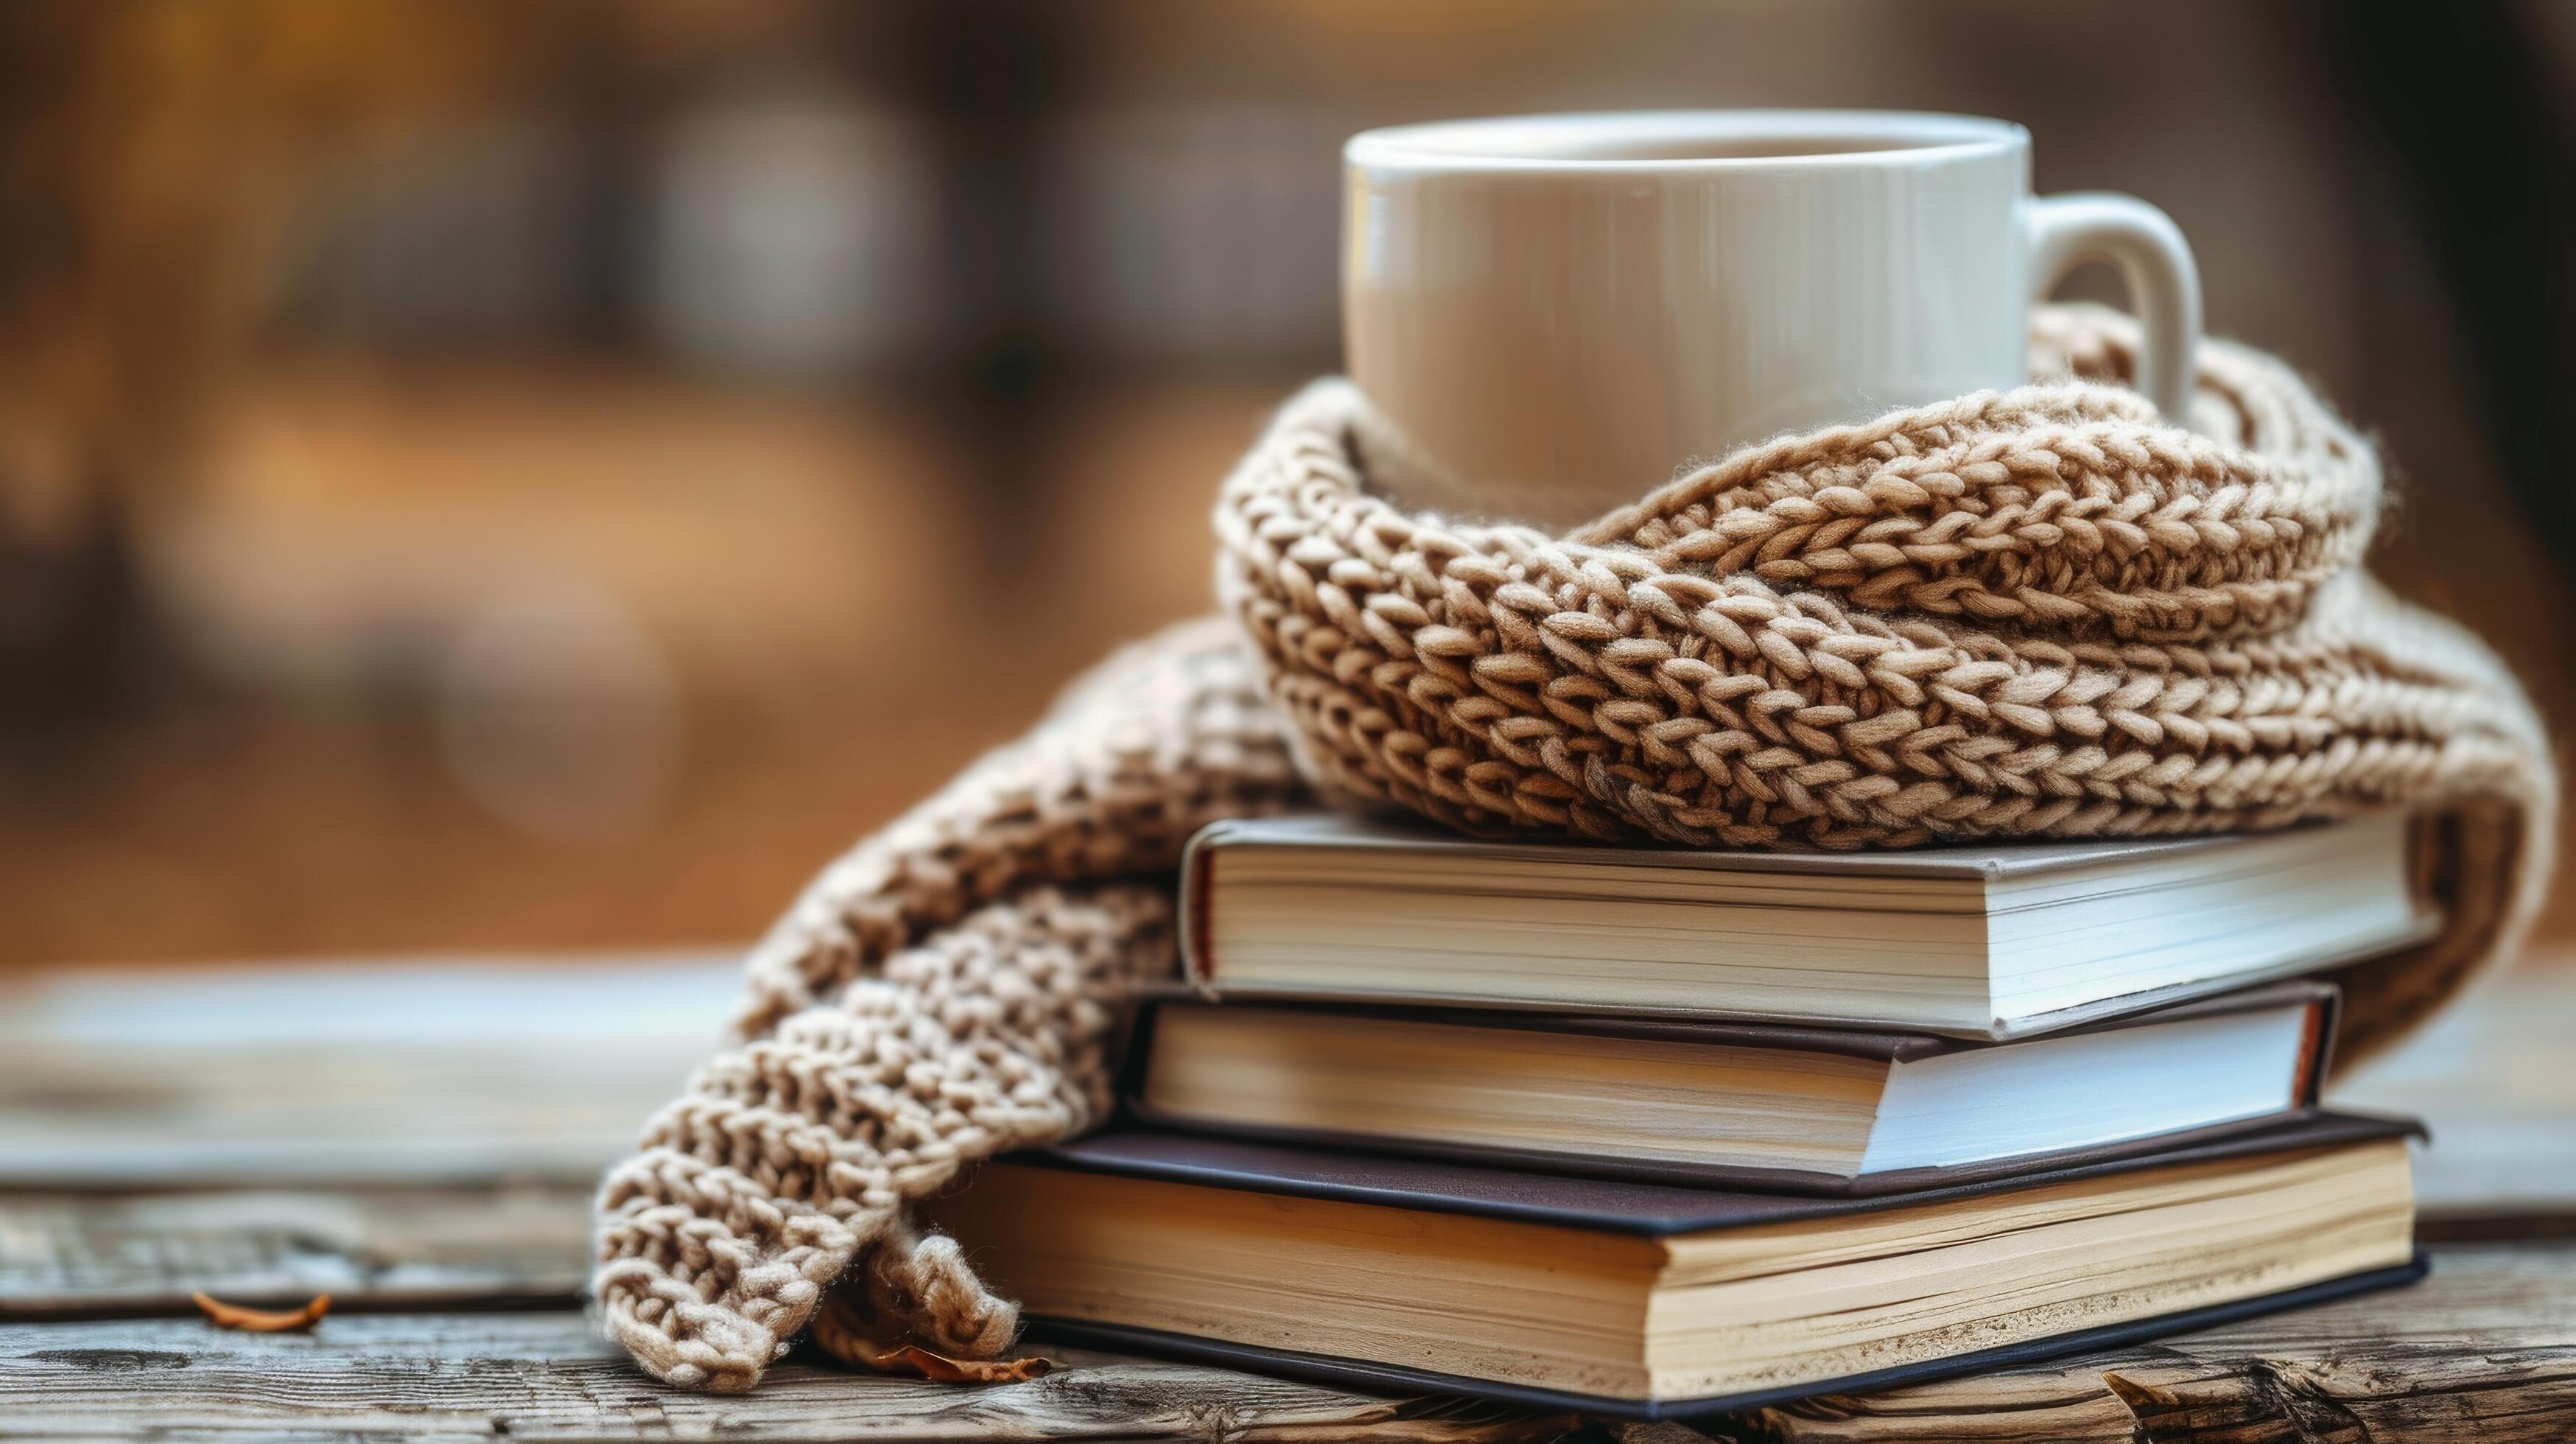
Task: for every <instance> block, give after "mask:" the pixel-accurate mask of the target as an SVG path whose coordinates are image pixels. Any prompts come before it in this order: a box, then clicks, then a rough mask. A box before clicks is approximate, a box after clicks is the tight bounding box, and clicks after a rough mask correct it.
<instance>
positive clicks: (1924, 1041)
mask: <svg viewBox="0 0 2576 1444" xmlns="http://www.w3.org/2000/svg"><path fill="white" fill-rule="evenodd" d="M1175 996H1178V997H1189V996H1194V995H1192V994H1189V993H1187V992H1186V991H1178V992H1176V993H1175V992H1166V993H1164V994H1162V995H1159V996H1157V997H1155V998H1154V999H1153V1001H1152V1002H1151V1003H1150V1004H1149V1006H1147V1007H1146V1008H1145V1009H1144V1010H1143V1011H1142V1012H1141V1013H1140V1014H1139V1016H1138V1019H1137V1022H1136V1025H1135V1035H1134V1038H1133V1041H1132V1043H1131V1045H1130V1048H1129V1051H1128V1062H1127V1068H1126V1071H1125V1075H1124V1077H1123V1080H1122V1084H1121V1090H1120V1091H1121V1106H1122V1111H1123V1112H1124V1114H1125V1116H1126V1117H1127V1118H1129V1119H1131V1120H1133V1121H1135V1122H1138V1123H1142V1124H1146V1125H1149V1126H1151V1127H1153V1128H1155V1129H1158V1130H1163V1131H1168V1132H1180V1133H1194V1134H1200V1135H1205V1136H1210V1137H1220V1138H1224V1137H1236V1138H1252V1139H1258V1140H1264V1141H1271V1142H1280V1143H1288V1144H1303V1145H1308V1146H1316V1147H1325V1148H1332V1149H1337V1150H1343V1151H1353V1150H1356V1151H1359V1152H1365V1153H1382V1154H1389V1155H1393V1156H1397V1157H1411V1158H1428V1159H1441V1160H1447V1161H1452V1162H1460V1163H1468V1164H1484V1165H1489V1166H1492V1167H1499V1168H1510V1169H1516V1170H1528V1171H1538V1172H1546V1173H1563V1174H1571V1175H1576V1176H1582V1177H1595V1178H1618V1179H1632V1180H1637V1181H1642V1182H1650V1183H1670V1184H1678V1185H1682V1186H1686V1187H1720V1188H1741V1189H1747V1190H1753V1191H1758V1192H1772V1193H1796V1194H1809V1195H1815V1196H1839V1197H1870V1196H1875V1195H1880V1194H1894V1193H1907V1192H1915V1191H1920V1190H1923V1189H1929V1188H1938V1187H1941V1186H1943V1185H1947V1184H1958V1183H1970V1182H1977V1181H1982V1180H2009V1179H2014V1178H2020V1177H2026V1176H2030V1175H2033V1174H2036V1173H2041V1172H2046V1171H2050V1170H2054V1169H2060V1168H2066V1167H2072V1166H2079V1165H2084V1164H2089V1163H2096V1162H2109V1161H2114V1160H2119V1159H2127V1158H2137V1157H2144V1156H2148V1155H2163V1154H2167V1153H2169V1152H2170V1151H2171V1150H2172V1149H2174V1148H2177V1147H2181V1146H2184V1145H2188V1144H2192V1143H2197V1142H2202V1141H2206V1140H2214V1139H2221V1138H2227V1137H2232V1136H2235V1135H2238V1134H2247V1133H2259V1132H2263V1131H2265V1130H2268V1129H2274V1128H2278V1127H2280V1126H2282V1125H2283V1124H2285V1123H2294V1122H2297V1121H2299V1120H2302V1119H2305V1118H2309V1117H2313V1116H2315V1114H2316V1112H2317V1100H2318V1090H2319V1089H2320V1087H2321V1086H2322V1084H2323V1082H2324V1079H2325V1076H2326V1073H2327V1071H2328V1068H2329V1065H2330V1064H2331V1062H2332V1054H2333V1050H2334V1033H2335V1020H2336V1016H2337V1014H2338V1012H2339V1010H2340V1008H2341V1006H2342V993H2341V992H2340V990H2338V989H2336V988H2335V987H2334V986H2333V985H2332V984H2328V983H2321V982H2312V981H2296V982H2286V983H2272V984H2266V985H2264V986H2261V987H2255V988H2245V989H2240V990H2239V991H2237V992H2233V993H2221V994H2218V995H2215V996H2212V997H2204V998H2195V999H2192V1000H2189V1001H2187V1002H2182V1003H2177V1004H2172V1005H2169V1006H2167V1007H2163V1008H2159V1009H2156V1010H2153V1011H2151V1012H2147V1013H2142V1014H2135V1015H2130V1016H2125V1017H2120V1018H2114V1019H2108V1020H2104V1021H2100V1022H2095V1023H2089V1024H2084V1025H2081V1026H2079V1027H2076V1028H2071V1029H2068V1030H2066V1032H2065V1033H2063V1034H2057V1035H2052V1036H2069V1035H2075V1034H2084V1033H2102V1032H2112V1031H2117V1030H2121V1029H2127V1028H2137V1027H2144V1026H2148V1025H2151V1024H2156V1023H2171V1022H2182V1021H2185V1020H2188V1019H2192V1018H2210V1017H2223V1016H2227V1015H2231V1014H2238V1013H2249V1012H2255V1011H2259V1010H2263V1009H2267V1008H2274V1007H2282V1006H2286V1005H2288V1004H2292V1003H2304V1004H2307V1005H2308V1006H2309V1008H2310V1009H2311V1012H2310V1014H2309V1021H2308V1026H2307V1029H2306V1035H2305V1040H2304V1043H2303V1045H2302V1048H2301V1051H2300V1058H2299V1061H2298V1064H2297V1076H2296V1080H2295V1083H2294V1085H2293V1088H2292V1093H2293V1096H2294V1098H2295V1099H2296V1102H2295V1103H2294V1105H2293V1106H2292V1107H2291V1108H2290V1109H2288V1110H2286V1111H2284V1112H2280V1113H2272V1114H2265V1115H2261V1116H2258V1117H2252V1118H2243V1119H2233V1120H2229V1121H2227V1122H2223V1123H2215V1124H2210V1125H2208V1126H2206V1127H2202V1128H2195V1129H2189V1130H2185V1131H2181V1132H2173V1133H2162V1134H2154V1135H2149V1136H2145V1137H2141V1138H2134V1139H2122V1140H2120V1141H2117V1142H2113V1143H2105V1144H2097V1145H2094V1146H2092V1147H2088V1148H2080V1149H2060V1150H2056V1151H2053V1152H2048V1153H2033V1154H2025V1155H2021V1156H2019V1157H2014V1158H2002V1159H1994V1160H1987V1161H1979V1162H1974V1163H1966V1164H1956V1165H1951V1166H1947V1167H1940V1168H1907V1169H1896V1170H1889V1171H1884V1172H1879V1173H1871V1174H1861V1175H1857V1176H1846V1175H1843V1174H1836V1173H1822V1172H1815V1171H1810V1170H1805V1169H1794V1168H1742V1167H1728V1166H1724V1165H1716V1164H1692V1163H1683V1162H1675V1161H1671V1160H1661V1159H1656V1160H1648V1159H1628V1158H1618V1157H1610V1156H1604V1155H1579V1154H1570V1153H1562V1152H1555V1151H1545V1150H1537V1149H1529V1150H1520V1149H1508V1148H1489V1147H1480V1146H1476V1145H1469V1144H1453V1143H1443V1142H1440V1141H1437V1140H1420V1139H1410V1138H1392V1137H1387V1136H1384V1135H1376V1134H1357V1133H1344V1132H1339V1131H1333V1130H1324V1129H1290V1128H1266V1127H1261V1126H1257V1125H1243V1124H1219V1123H1213V1122H1204V1121H1200V1120H1196V1119H1187V1118H1179V1117H1173V1116H1170V1115H1167V1114H1164V1113H1163V1112H1161V1111H1160V1110H1158V1109H1156V1108H1154V1107H1153V1106H1152V1104H1150V1103H1149V1102H1148V1101H1147V1100H1146V1093H1145V1084H1146V1077H1145V1070H1146V1068H1147V1067H1148V1066H1149V1062H1150V1059H1151V1056H1152V1051H1153V1028H1154V1021H1155V1018H1156V1017H1157V1016H1158V1014H1159V1011H1160V1008H1161V1006H1162V1004H1163V1003H1164V1002H1166V1001H1171V1000H1173V998H1174V997H1175ZM1227 1006H1229V1007H1234V1008H1259V1009H1262V1010H1265V1011H1268V1010H1289V1011H1296V1012H1306V1013H1324V1014H1339V1015H1348V1016H1353V1017H1406V1018H1414V1019H1431V1020H1437V1021H1439V1022H1443V1023H1455V1024H1459V1025H1462V1026H1468V1027H1487V1028H1518V1029H1528V1030H1532V1031H1543V1032H1552V1033H1570V1034H1577V1035H1585V1036H1592V1037H1602V1038H1623V1039H1643V1040H1648V1041H1655V1042H1677V1043H1698V1044H1705V1045H1708V1046H1710V1047H1729V1048H1764V1049H1779V1050H1782V1051H1785V1052H1802V1053H1831V1054H1839V1055H1843V1056H1847V1057H1855V1058H1867V1059H1873V1060H1880V1061H1886V1062H1891V1063H1892V1062H1899V1061H1904V1060H1909V1059H1918V1058H1929V1057H1935V1056H1938V1055H1941V1054H1945V1053H1956V1052H1965V1051H1972V1050H1977V1049H1984V1048H2005V1047H2012V1046H2014V1045H2015V1044H2014V1042H2013V1041H1994V1040H1983V1039H1965V1038H1952V1037H1945V1036H1942V1035H1938V1034H1932V1033H1892V1032H1864V1031H1855V1030H1849V1029H1835V1028H1814V1027H1801V1026H1795V1025H1788V1024H1769V1023H1730V1022H1719V1021H1710V1020H1700V1019H1682V1018H1671V1017H1650V1016H1618V1015H1603V1014H1556V1013H1539V1012H1522V1011H1517V1010H1499V1009H1476V1008H1451V1007H1437V1006H1424V1007H1407V1006H1400V1005H1384V1004H1311V1003H1303V1002H1300V1003H1234V1004H1228V1005H1227Z"/></svg>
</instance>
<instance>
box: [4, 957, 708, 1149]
mask: <svg viewBox="0 0 2576 1444" xmlns="http://www.w3.org/2000/svg"><path fill="white" fill-rule="evenodd" d="M737 972H738V968H737V964H736V961H735V960H734V959H732V958H729V957H728V958H716V957H710V956H708V955H704V954H697V955H688V956H681V957H669V958H658V959H657V958H651V957H645V958H634V957H628V958H625V959H623V960H619V961H608V960H598V961H589V962H580V961H575V962H565V961H560V960H557V961H544V962H533V963H532V962H508V961H502V960H482V961H462V962H391V961H383V960H377V961H369V962H364V963H355V964H338V965H333V964H325V963H305V964H293V965H278V966H268V967H260V968H244V969H233V968H226V969H208V970H190V969H174V968H116V969H78V970H64V971H61V972H54V973H43V974H36V975H32V976H28V977H22V978H18V979H12V980H0V1186H8V1187H21V1188H40V1187H55V1188H118V1187H147V1188H173V1187H180V1186H184V1185H190V1184H218V1185H262V1184H281V1183H283V1184H314V1183H333V1182H356V1183H364V1184H371V1185H372V1184H382V1183H388V1182H407V1183H480V1182H490V1181H494V1180H500V1179H512V1178H543V1179H554V1180H561V1181H565V1182H573V1183H588V1182H590V1181H591V1180H593V1179H595V1178H596V1177H597V1176H598V1174H599V1171H600V1169H602V1168H603V1167H605V1166H606V1165H607V1164H608V1163H609V1162H610V1161H611V1160H613V1159H615V1158H616V1157H617V1156H618V1155H619V1154H621V1153H623V1152H624V1151H625V1150H626V1149H627V1148H628V1147H629V1146H630V1145H632V1143H633V1142H634V1139H635V1135H636V1132H637V1129H638V1128H639V1127H640V1125H641V1124H642V1123H643V1121H644V1119H645V1118H646V1117H648V1116H649V1115H650V1114H651V1113H652V1111H653V1110H654V1109H655V1108H656V1107H658V1106H660V1105H661V1104H662V1103H664V1102H666V1101H668V1100H669V1099H670V1098H672V1097H673V1096H675V1095H676V1094H677V1093H678V1092H679V1090H680V1087H681V1085H682V1083H683V1082H684V1081H685V1080H686V1078H687V1076H688V1073H689V1070H690V1069H691V1068H693V1067H695V1066H696V1065H697V1064H698V1063H699V1062H701V1061H703V1060H704V1058H705V1057H706V1055H707V1053H708V1052H709V1051H710V1050H711V1049H712V1048H713V1047H714V1046H715V1045H716V1042H717V1040H718V1036H719V1033H720V1031H721V1029H722V1026H723V1023H724V1020H725V1017H726V1013H727V1009H728V1007H729V1005H730V1003H731V1000H732V998H733V995H734V991H735V988H736V986H737Z"/></svg>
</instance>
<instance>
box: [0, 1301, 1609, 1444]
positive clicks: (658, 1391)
mask: <svg viewBox="0 0 2576 1444" xmlns="http://www.w3.org/2000/svg"><path fill="white" fill-rule="evenodd" d="M1055 1357H1058V1358H1060V1359H1061V1360H1063V1361H1064V1362H1065V1364H1066V1365H1067V1366H1068V1367H1066V1368H1065V1369H1063V1370H1061V1371H1060V1372H1058V1373H1055V1374H1052V1375H1049V1376H1048V1377H1046V1378H1043V1379H1036V1380H1032V1381H1029V1382H1027V1383H1022V1384H999V1385H991V1386H986V1387H981V1388H969V1387H961V1386H957V1385H947V1384H932V1383H927V1382H924V1381H920V1380H904V1379H891V1378H881V1377H876V1376H870V1375H860V1374H850V1373H844V1372H840V1371H838V1370H834V1369H830V1368H826V1367H823V1366H820V1365H816V1364H809V1363H803V1362H797V1361H791V1362H789V1363H787V1364H784V1365H782V1366H780V1367H779V1368H778V1369H777V1370H775V1371H774V1372H773V1373H772V1374H771V1375H770V1377H769V1378H768V1379H767V1380H766V1381H764V1382H763V1383H762V1384H761V1386H760V1389H759V1391H758V1392H757V1393H755V1394H752V1395H749V1396H742V1397H726V1396H720V1395H707V1394H689V1393H683V1392H681V1391H678V1390H675V1389H668V1388H664V1387H663V1386H661V1385H658V1384H655V1383H653V1382H652V1381H651V1380H649V1379H646V1378H645V1377H643V1376H642V1375H641V1374H638V1373H637V1372H636V1371H635V1369H634V1367H633V1365H631V1364H629V1363H628V1362H627V1361H626V1359H625V1358H624V1357H623V1356H622V1355H620V1354H619V1353H618V1352H617V1351H616V1350H615V1349H614V1348H613V1347H612V1346H610V1345H609V1344H607V1343H606V1342H604V1341H602V1340H601V1339H599V1338H598V1337H597V1335H596V1334H595V1333H594V1332H593V1331H592V1329H591V1328H590V1326H589V1324H588V1323H587V1322H586V1321H585V1320H584V1319H583V1318H582V1317H581V1316H580V1315H579V1314H575V1313H570V1312H562V1313H543V1314H484V1315H448V1316H437V1315H416V1314H388V1315H375V1316H365V1317H343V1316H336V1315H335V1316H333V1317H331V1318H328V1319H325V1320H324V1321H323V1322H322V1324H321V1325H320V1326H319V1327H318V1329H317V1330H316V1331H315V1332H314V1333H313V1334H311V1335H301V1334H238V1333H226V1332H223V1331H221V1330H217V1329H214V1328H211V1327H208V1326H207V1325H205V1324H203V1323H198V1322H193V1321H188V1320H178V1319H150V1320H137V1321H129V1322H122V1323H59V1324H11V1325H0V1439H24V1438H66V1437H84V1436H86V1437H133V1436H137V1435H143V1434H153V1435H154V1436H155V1437H170V1436H173V1435H185V1434H190V1433H202V1434H205V1435H208V1436H213V1435H218V1434H233V1435H234V1437H238V1432H236V1431H253V1432H257V1433H259V1434H261V1435H263V1436H267V1437H280V1438H325V1437H328V1438H340V1439H347V1438H383V1439H404V1440H412V1439H424V1438H430V1439H435V1438H461V1437H474V1438H481V1439H486V1440H488V1439H491V1438H494V1437H496V1436H501V1435H507V1436H508V1437H510V1438H511V1439H514V1440H521V1439H528V1440H548V1439H566V1440H571V1439H610V1438H634V1437H646V1436H649V1437H655V1438H670V1439H711V1438H716V1437H723V1438H726V1439H740V1440H821V1439H862V1440H873V1441H901V1440H922V1441H944V1440H980V1439H1018V1440H1044V1439H1111V1438H1114V1439H1172V1440H1181V1439H1203V1440H1229V1441H1231V1440H1280V1441H1306V1440H1311V1441H1319V1444H1320V1441H1333V1440H1352V1441H1389V1444H1393V1441H1451V1440H1455V1441H1468V1440H1493V1441H1502V1440H1533V1441H1535V1440H1549V1439H1555V1438H1558V1437H1560V1436H1562V1435H1564V1434H1565V1433H1567V1432H1568V1431H1569V1430H1570V1429H1571V1428H1572V1427H1573V1425H1574V1421H1572V1420H1570V1419H1566V1418H1562V1417H1553V1418H1551V1417H1530V1416H1526V1415H1522V1414H1517V1413H1514V1412H1512V1411H1508V1410H1500V1409H1495V1408H1492V1407H1490V1406H1486V1405H1481V1404H1475V1403H1471V1402H1467V1401H1462V1400H1457V1399H1416V1400H1390V1399H1379V1398H1371V1397H1368V1396H1364V1395H1358V1394H1347V1393H1343V1392H1341V1391H1338V1390H1334V1389H1326V1388H1320V1387H1317V1386H1314V1385H1308V1384H1294V1383H1286V1382H1282V1381H1278V1380H1272V1379H1262V1378H1256V1377H1253V1376H1249V1375H1243V1374H1234V1373H1228V1372H1225V1371H1222V1370H1217V1369H1205V1368H1198V1367H1194V1366H1188V1365H1180V1364H1165V1363H1155V1362H1148V1361H1143V1360H1133V1359H1122V1358H1118V1357H1116V1356H1114V1355H1106V1354H1092V1353H1085V1352H1080V1351H1061V1352H1056V1353H1055Z"/></svg>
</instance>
